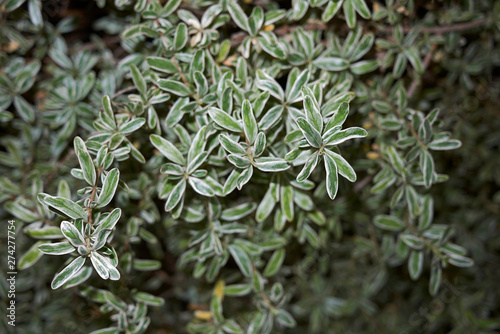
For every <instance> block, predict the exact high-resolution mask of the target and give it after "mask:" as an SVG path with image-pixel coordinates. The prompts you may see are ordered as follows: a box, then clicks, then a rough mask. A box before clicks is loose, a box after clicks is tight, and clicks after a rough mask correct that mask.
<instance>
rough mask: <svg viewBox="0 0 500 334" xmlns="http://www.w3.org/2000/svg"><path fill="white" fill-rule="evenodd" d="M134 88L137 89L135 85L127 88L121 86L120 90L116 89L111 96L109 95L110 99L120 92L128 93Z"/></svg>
mask: <svg viewBox="0 0 500 334" xmlns="http://www.w3.org/2000/svg"><path fill="white" fill-rule="evenodd" d="M134 89H137V88H136V87H135V86H130V87H127V88H123V89H122V90H119V91H117V92H116V93H115V94H113V96H111V99H114V98H116V97H118V96H120V95H122V94H125V93H128V92H130V91H133V90H134Z"/></svg>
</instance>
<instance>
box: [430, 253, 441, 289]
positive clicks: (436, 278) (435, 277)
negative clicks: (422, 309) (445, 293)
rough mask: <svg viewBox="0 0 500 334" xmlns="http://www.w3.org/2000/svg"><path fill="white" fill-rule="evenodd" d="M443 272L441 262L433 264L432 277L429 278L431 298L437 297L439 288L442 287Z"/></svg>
mask: <svg viewBox="0 0 500 334" xmlns="http://www.w3.org/2000/svg"><path fill="white" fill-rule="evenodd" d="M442 272H443V271H442V270H441V265H440V264H439V261H435V262H433V263H432V267H431V277H430V278H429V293H430V294H431V296H435V295H437V293H438V291H439V286H440V285H441V277H442Z"/></svg>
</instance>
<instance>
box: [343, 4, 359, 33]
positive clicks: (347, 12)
mask: <svg viewBox="0 0 500 334" xmlns="http://www.w3.org/2000/svg"><path fill="white" fill-rule="evenodd" d="M354 1H355V0H344V16H345V20H346V23H347V26H348V27H349V28H351V29H353V28H355V27H356V12H355V9H354V4H353V2H354Z"/></svg>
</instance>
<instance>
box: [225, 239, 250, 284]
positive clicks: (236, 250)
mask: <svg viewBox="0 0 500 334" xmlns="http://www.w3.org/2000/svg"><path fill="white" fill-rule="evenodd" d="M228 249H229V253H231V255H232V257H233V259H234V261H235V262H236V264H237V265H238V268H240V271H241V273H242V274H243V275H244V276H246V277H250V276H251V275H252V271H253V270H252V262H251V261H250V257H248V254H247V253H246V252H245V251H244V250H243V249H242V248H241V247H239V246H236V245H229V246H228Z"/></svg>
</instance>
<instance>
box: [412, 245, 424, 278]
mask: <svg viewBox="0 0 500 334" xmlns="http://www.w3.org/2000/svg"><path fill="white" fill-rule="evenodd" d="M423 267H424V253H423V252H422V251H411V253H410V258H409V259H408V272H409V274H410V277H411V279H412V280H414V281H415V280H417V279H418V278H419V277H420V275H421V274H422V269H423Z"/></svg>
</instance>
